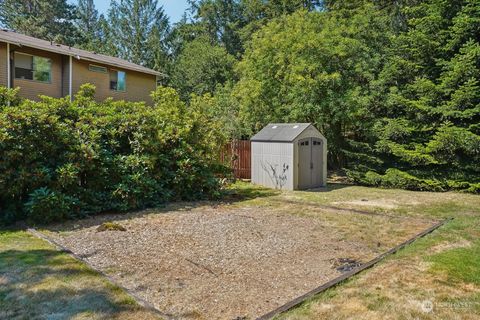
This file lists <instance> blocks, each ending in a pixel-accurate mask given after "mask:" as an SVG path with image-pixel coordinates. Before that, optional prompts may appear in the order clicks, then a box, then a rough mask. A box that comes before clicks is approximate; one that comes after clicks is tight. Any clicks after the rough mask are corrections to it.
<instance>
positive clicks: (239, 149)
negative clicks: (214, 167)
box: [221, 140, 252, 179]
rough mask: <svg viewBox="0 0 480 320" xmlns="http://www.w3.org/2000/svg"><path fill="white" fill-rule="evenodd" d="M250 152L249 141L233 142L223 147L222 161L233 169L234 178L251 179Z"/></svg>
mask: <svg viewBox="0 0 480 320" xmlns="http://www.w3.org/2000/svg"><path fill="white" fill-rule="evenodd" d="M251 151H252V149H251V143H250V140H233V141H231V142H229V143H228V144H227V145H226V146H225V147H224V149H223V151H222V154H221V157H222V161H223V163H224V164H227V165H229V166H230V167H231V168H232V169H233V173H234V175H235V178H237V179H250V178H251V163H250V162H251Z"/></svg>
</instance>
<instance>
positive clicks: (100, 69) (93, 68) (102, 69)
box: [88, 64, 107, 73]
mask: <svg viewBox="0 0 480 320" xmlns="http://www.w3.org/2000/svg"><path fill="white" fill-rule="evenodd" d="M88 70H90V71H92V72H100V73H107V68H105V67H101V66H96V65H94V64H91V65H89V66H88Z"/></svg>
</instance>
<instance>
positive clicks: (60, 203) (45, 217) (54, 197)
mask: <svg viewBox="0 0 480 320" xmlns="http://www.w3.org/2000/svg"><path fill="white" fill-rule="evenodd" d="M75 202H76V201H75V199H74V198H72V197H69V196H66V195H64V194H62V193H60V192H55V191H52V190H50V189H48V188H45V187H44V188H40V189H37V190H35V191H34V192H32V193H31V194H30V196H29V201H28V202H27V203H25V210H26V213H27V219H28V220H30V221H32V222H35V223H49V222H53V221H61V220H64V219H67V218H69V217H70V216H71V210H72V207H73V206H74V204H75Z"/></svg>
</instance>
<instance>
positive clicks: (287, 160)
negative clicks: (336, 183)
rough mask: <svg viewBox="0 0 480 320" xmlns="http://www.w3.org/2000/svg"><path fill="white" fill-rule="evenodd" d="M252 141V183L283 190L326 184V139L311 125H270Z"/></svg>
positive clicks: (316, 186) (309, 187)
mask: <svg viewBox="0 0 480 320" xmlns="http://www.w3.org/2000/svg"><path fill="white" fill-rule="evenodd" d="M250 141H251V142H252V155H251V157H252V160H251V165H252V183H254V184H258V185H263V186H266V187H271V188H276V189H284V190H298V189H300V190H304V189H311V188H318V187H324V186H326V185H327V139H326V138H325V137H324V136H323V135H322V134H321V133H320V132H319V131H318V130H317V128H315V127H314V126H313V125H312V124H311V123H270V124H269V125H267V126H266V127H265V128H263V129H262V130H261V131H259V132H258V133H257V134H256V135H254V136H253V137H252V138H251V139H250Z"/></svg>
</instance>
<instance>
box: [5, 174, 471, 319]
mask: <svg viewBox="0 0 480 320" xmlns="http://www.w3.org/2000/svg"><path fill="white" fill-rule="evenodd" d="M205 208H206V209H205ZM479 208H480V197H479V196H475V195H469V194H462V193H428V192H411V191H403V190H384V189H375V188H366V187H358V186H348V185H331V186H330V187H329V188H328V189H323V190H318V191H316V192H302V191H295V192H288V191H285V192H280V191H272V190H267V189H262V188H256V187H252V186H251V185H249V184H246V183H238V184H236V185H234V186H233V187H232V189H231V190H230V196H229V197H227V201H224V202H221V203H201V204H199V203H195V204H174V205H170V206H167V207H166V208H163V209H158V210H149V211H145V212H140V213H131V214H127V215H122V216H120V215H111V216H101V217H97V218H95V219H87V220H83V221H76V222H69V223H66V224H62V225H57V226H51V227H48V228H46V229H44V230H42V231H43V232H45V233H46V234H49V235H55V236H56V239H60V240H62V239H63V240H64V241H65V244H67V245H69V246H71V247H72V248H74V249H75V250H79V253H80V254H84V257H85V259H86V260H87V261H88V259H90V258H91V259H92V260H91V261H90V262H89V263H92V264H94V265H95V267H96V268H100V269H102V268H104V269H102V270H104V271H105V272H106V273H107V274H109V275H110V276H111V277H112V278H114V279H115V281H118V282H119V283H120V284H121V285H122V286H124V287H128V288H129V282H130V283H132V284H135V282H136V281H137V283H136V284H137V289H138V290H139V292H135V293H136V294H137V295H138V293H141V292H142V291H145V292H148V290H149V288H148V282H146V283H142V278H139V277H133V278H129V277H130V276H129V275H128V274H127V273H125V272H124V271H125V270H121V268H122V264H124V265H125V266H127V267H131V265H128V263H129V262H128V261H125V259H124V257H123V256H122V255H121V254H122V251H121V250H118V248H122V245H126V244H127V243H129V240H131V239H135V237H136V235H137V234H138V235H141V236H140V237H139V238H138V239H142V237H144V238H145V239H148V235H149V234H151V232H150V233H148V232H147V229H148V225H149V223H148V222H149V221H155V223H160V224H162V223H163V226H164V227H161V226H160V227H158V229H157V230H159V231H158V233H159V234H160V233H161V232H162V230H163V231H164V232H166V233H167V235H162V236H161V237H160V236H158V237H159V238H155V239H157V240H158V241H160V242H159V243H157V246H160V247H162V248H165V249H166V250H165V251H168V250H173V249H175V250H176V249H178V248H181V249H182V250H183V251H177V252H180V253H182V254H184V253H188V254H190V255H191V256H189V257H186V258H189V260H190V263H186V262H185V261H184V260H185V259H183V258H185V257H181V258H182V259H178V258H177V260H175V261H176V264H178V265H182V264H185V265H188V267H185V268H183V269H182V270H186V271H190V273H191V274H194V275H195V277H191V276H190V275H185V274H183V275H182V276H181V277H178V279H174V280H175V281H176V284H174V283H170V284H169V286H167V287H166V288H165V289H167V290H166V291H164V292H163V293H162V292H160V291H157V292H154V295H162V294H165V293H169V292H170V293H169V295H166V296H170V297H175V299H174V300H172V301H171V306H172V308H173V309H172V310H175V307H178V306H182V304H185V305H187V304H188V303H190V302H191V301H193V304H194V303H197V304H198V301H197V302H196V301H195V300H192V299H193V298H194V297H193V298H192V296H191V295H188V291H190V290H188V288H192V290H191V291H192V292H196V295H199V296H200V297H196V298H197V299H200V300H202V299H203V300H204V301H205V303H206V304H208V299H209V298H208V297H205V298H204V297H203V296H202V294H204V293H203V291H202V288H201V286H202V285H201V283H203V282H198V281H199V279H200V280H201V279H203V280H206V281H207V282H215V281H216V280H215V279H217V278H218V279H222V280H226V279H229V278H228V277H227V276H226V275H225V274H229V273H228V272H225V273H223V271H224V270H230V271H231V270H234V266H235V264H232V265H229V264H228V262H229V261H230V262H236V261H237V260H228V259H238V250H237V249H238V248H239V247H242V248H243V247H245V246H244V245H239V247H235V246H231V245H229V242H228V241H230V240H232V241H233V242H235V243H237V242H238V241H239V239H243V238H245V237H244V233H243V232H244V231H245V230H252V234H251V236H250V238H249V239H248V241H247V242H244V243H243V244H246V245H248V246H247V248H248V250H250V251H248V250H247V251H246V252H243V253H246V255H245V254H243V255H241V257H242V259H244V260H240V261H242V262H243V263H252V262H251V260H254V261H257V260H258V261H264V262H267V263H268V262H270V263H272V264H271V266H270V271H271V272H274V271H275V270H278V271H279V275H282V274H281V272H280V271H281V270H282V268H283V266H280V265H279V263H280V262H281V259H278V258H279V257H275V253H277V252H278V253H279V254H281V255H283V254H286V255H291V256H290V257H295V256H293V255H292V254H293V253H295V252H300V253H301V249H305V250H310V253H309V254H306V255H301V254H300V255H299V257H301V259H299V262H298V263H299V264H298V265H302V263H303V265H307V266H308V268H310V269H309V270H308V269H305V271H310V272H313V275H314V276H313V277H311V278H310V281H311V280H312V279H315V277H319V275H315V271H319V270H321V268H324V267H325V265H323V264H322V262H321V261H322V259H320V258H319V257H316V256H315V252H316V251H315V250H318V251H317V252H318V253H319V254H323V255H326V256H328V257H335V255H330V256H329V254H331V251H329V250H327V249H328V248H325V247H321V246H319V245H318V244H316V241H315V239H320V238H317V237H319V236H320V234H323V236H325V237H327V238H325V239H323V241H326V239H330V240H335V242H336V243H338V246H337V247H336V250H339V252H340V255H338V256H337V257H343V258H350V257H353V258H355V259H357V260H359V261H361V262H365V261H366V260H368V259H370V258H371V257H373V256H376V255H378V254H380V253H382V252H385V251H386V250H388V249H389V248H391V247H393V246H395V245H397V244H399V243H400V242H402V241H404V240H406V239H408V238H410V237H411V236H413V235H414V234H416V233H418V232H419V231H421V230H423V229H426V228H427V227H428V226H430V225H432V224H433V223H434V222H436V221H439V220H442V219H446V218H450V217H453V218H455V219H454V220H453V221H451V222H449V223H448V224H446V225H445V226H443V227H441V228H440V229H438V230H436V231H434V232H433V233H432V234H430V235H428V236H426V237H425V238H422V239H419V240H417V241H416V242H414V243H413V244H412V245H410V246H408V247H407V248H406V249H403V250H401V251H400V252H399V253H397V254H395V255H393V256H390V257H388V258H387V259H386V260H384V261H382V262H381V263H379V264H377V265H376V266H374V267H373V268H371V269H368V270H366V271H364V272H362V273H360V274H359V275H357V276H354V277H353V278H351V279H349V280H348V281H346V282H344V283H342V284H340V285H338V286H336V287H334V288H331V289H329V290H327V291H326V292H324V293H322V294H319V295H317V296H315V297H314V298H312V299H310V300H309V301H307V302H305V303H303V304H302V305H300V306H299V307H297V308H294V309H292V310H290V311H288V312H286V313H284V314H282V315H280V316H279V318H280V319H321V318H326V319H352V318H359V317H360V318H362V319H382V318H385V319H476V318H478V316H477V315H478V314H479V313H480V278H479V275H480V241H479V240H478V239H480V212H479ZM205 210H206V211H205ZM352 210H356V211H352ZM367 213H368V214H367ZM196 217H197V218H198V219H197V220H195V218H196ZM252 217H253V218H254V219H256V220H253V219H252ZM200 218H201V219H200ZM207 218H208V219H207ZM177 220H178V221H177ZM283 220H284V221H287V222H288V223H287V224H285V225H286V226H285V225H283V226H282V221H283ZM105 221H116V222H118V223H119V224H121V225H122V226H125V227H126V229H127V231H126V232H122V231H105V232H101V233H97V232H96V231H95V230H96V228H97V226H98V225H99V224H100V223H101V222H105ZM209 221H210V222H209ZM252 221H257V222H255V223H254V222H252ZM308 221H311V222H310V223H308ZM178 222H188V223H189V226H188V227H185V228H181V229H176V228H177V227H175V228H173V227H172V224H175V225H177V226H178V225H179V223H178ZM180 225H181V224H180ZM217 225H222V226H225V228H226V230H227V231H228V232H226V233H225V234H227V235H231V236H230V237H227V236H226V237H224V238H222V241H220V244H218V243H215V242H208V241H210V240H208V239H209V238H210V237H209V236H211V235H213V234H217V233H218V232H223V231H225V230H224V229H216V227H215V226H217ZM196 226H197V227H199V228H200V230H202V232H203V233H204V235H205V237H202V238H198V237H197V233H198V232H196V231H195V230H196V229H194V228H196ZM238 226H240V228H237V227H238ZM290 226H292V227H290ZM172 228H173V229H172ZM272 228H277V229H272ZM296 228H299V229H301V230H305V232H303V234H300V235H301V237H299V238H298V239H299V241H298V243H296V242H295V241H294V242H289V241H288V239H289V238H291V237H297V236H298V232H296V231H295V230H296ZM179 230H180V231H181V233H182V234H183V235H185V237H184V238H182V241H183V240H185V241H186V240H188V241H187V242H185V243H183V242H182V243H183V244H182V246H180V247H179V246H178V244H175V243H169V242H168V241H167V239H169V237H168V232H170V233H171V234H179ZM272 230H278V231H279V232H276V233H275V232H273V231H272ZM317 231H319V232H318V233H316V232H317ZM141 232H145V233H141ZM265 232H269V233H270V234H272V235H274V236H271V237H267V238H265V237H264V236H265V235H266V233H265ZM117 233H118V234H121V235H122V236H120V237H115V236H114V235H115V234H117ZM192 234H194V235H195V237H192ZM99 235H104V236H99ZM186 236H188V237H186ZM95 237H97V238H95ZM132 237H133V238H132ZM155 237H157V235H155ZM92 239H93V240H95V239H97V240H98V241H92ZM75 240H78V241H75ZM189 241H190V242H189ZM198 241H207V242H200V243H201V244H202V245H208V246H205V248H207V249H208V248H213V249H211V250H213V251H215V250H217V249H218V248H223V249H225V248H232V251H231V252H228V251H227V252H226V253H225V252H222V254H223V255H221V254H219V255H218V257H219V259H217V260H215V259H214V258H213V259H210V260H207V259H206V258H205V257H210V256H214V255H212V253H211V252H209V251H208V250H207V251H205V252H206V253H207V254H206V255H205V256H203V255H201V254H200V253H198V252H197V251H196V250H195V247H193V248H192V243H197V244H198ZM309 241H310V242H311V243H309ZM317 242H318V241H317ZM82 243H83V244H88V245H91V246H92V247H94V246H97V247H96V249H102V243H103V244H104V245H107V244H108V245H109V247H108V249H111V251H110V252H109V253H108V252H107V251H105V252H107V254H106V256H110V259H111V260H110V261H115V260H114V259H115V258H116V259H117V260H118V261H121V262H122V263H117V264H116V265H115V264H105V265H104V266H102V265H101V260H95V254H96V253H95V251H94V250H92V251H91V252H90V251H88V250H87V251H88V252H87V251H85V252H83V251H81V248H88V246H85V245H84V246H83V247H82ZM259 244H261V246H260V247H259ZM275 244H278V246H277V249H276V250H277V251H274V253H273V254H271V255H269V256H268V257H267V258H262V259H263V260H262V259H256V258H255V257H253V258H255V259H250V260H249V257H248V255H249V254H260V255H263V254H264V253H265V252H272V251H271V250H270V249H271V247H270V245H273V247H275ZM352 245H355V246H352ZM115 246H117V247H115ZM210 246H211V247H210ZM302 246H303V247H302ZM205 248H204V249H205ZM352 248H354V250H352ZM153 249H154V247H151V248H150V247H148V248H146V249H145V251H147V252H148V250H153ZM167 249H168V250H167ZM263 249H264V251H262V250H263ZM75 250H73V251H74V252H75ZM282 250H283V251H282ZM322 250H323V251H322ZM151 252H154V251H151ZM155 252H156V251H155ZM116 253H120V255H117V254H116ZM194 254H198V255H197V256H195V255H194ZM0 255H2V256H3V257H2V259H0V281H1V282H2V285H3V284H5V285H4V286H2V287H1V289H0V299H1V300H0V307H1V308H0V310H6V312H9V314H10V315H16V316H17V317H18V318H22V317H27V318H28V317H29V315H33V314H35V315H38V314H42V312H43V313H44V314H47V313H48V314H55V313H56V312H57V313H58V312H67V313H68V315H70V318H75V317H77V318H82V317H83V318H95V317H96V318H102V317H104V318H115V317H117V318H122V317H123V318H129V317H132V318H133V317H137V315H136V314H137V313H141V312H146V311H142V310H141V309H139V307H138V306H137V305H136V304H135V303H134V302H133V300H132V298H129V296H127V295H126V294H125V293H124V292H123V291H122V290H120V289H119V288H118V287H115V286H113V285H112V284H110V283H109V282H108V281H107V280H104V279H103V278H102V277H100V276H99V275H98V274H97V273H95V272H93V271H92V270H91V269H89V268H88V267H86V266H85V265H84V264H82V263H79V262H77V261H76V260H74V259H73V258H70V257H69V256H68V255H65V254H63V253H60V252H58V251H56V250H54V249H53V248H52V247H51V246H50V245H49V244H46V243H45V242H43V241H41V240H38V239H36V238H33V237H31V236H30V235H28V234H27V233H25V232H4V233H2V235H1V238H0ZM164 257H168V255H165V256H164ZM220 257H222V259H220ZM262 257H263V256H262ZM122 259H123V260H122ZM302 259H303V260H302ZM131 260H134V261H135V259H131ZM225 261H226V262H225ZM289 262H290V264H292V265H294V264H295V259H293V260H292V259H291V260H290V261H289ZM329 262H331V261H329ZM99 263H100V265H99ZM142 263H143V262H142ZM258 263H260V262H258ZM252 265H253V266H254V267H255V268H252V270H257V269H256V268H258V267H259V266H255V264H252ZM212 266H213V267H212ZM216 266H220V267H221V268H220V269H217V268H215V267H216ZM248 266H249V265H246V268H245V266H244V270H245V274H248V272H249V268H248ZM287 266H288V264H286V265H285V267H287ZM336 266H337V265H335V264H333V266H332V268H335V267H336ZM164 267H168V265H162V264H161V263H159V264H158V268H159V269H160V270H161V271H160V273H159V274H160V278H161V274H162V272H163V273H164V274H165V275H169V269H168V268H164ZM170 267H171V266H170ZM210 267H212V268H210ZM266 267H267V268H266V269H268V264H267V265H266ZM162 268H164V269H162ZM222 268H224V269H222ZM229 268H230V269H229ZM202 269H203V270H202ZM294 269H295V268H294ZM162 270H163V271H162ZM287 270H288V269H287ZM299 270H300V269H299ZM301 271H302V270H300V271H299V272H298V274H296V275H295V276H296V277H301V276H302V273H301ZM333 271H335V270H333ZM333 271H332V270H329V271H328V272H329V274H330V275H334V272H333ZM131 272H132V273H133V274H134V273H135V271H134V270H131ZM116 274H117V275H118V277H117V278H116V277H115V275H116ZM308 274H309V273H308V272H306V273H305V275H306V276H305V279H307V278H308ZM137 275H138V274H137ZM233 275H234V277H233V278H235V277H237V278H238V277H240V280H242V277H241V276H242V273H241V272H240V273H239V274H236V275H235V274H233ZM282 276H284V275H282ZM165 277H166V278H165V280H168V279H169V276H165ZM170 278H171V277H170ZM122 279H125V280H122ZM132 279H135V280H136V281H132ZM278 279H280V280H281V279H282V277H279V278H278ZM294 279H295V281H294V282H292V283H290V284H288V283H287V285H282V283H280V284H277V285H278V295H277V296H278V297H280V298H281V293H282V291H283V292H284V293H285V292H286V293H288V295H287V296H288V298H293V297H294V295H295V294H296V293H297V292H301V291H302V290H304V291H305V292H306V291H308V290H307V289H308V288H309V286H311V285H313V283H306V286H305V288H302V286H298V287H296V288H297V289H298V291H288V292H287V290H284V289H285V288H290V287H295V286H296V285H298V283H299V281H298V280H299V279H300V278H295V277H294ZM237 280H238V279H237ZM248 280H249V279H246V280H245V281H244V282H245V287H241V285H243V283H242V281H240V282H238V284H235V281H233V282H232V283H233V285H234V286H235V285H237V286H239V287H238V288H237V290H235V288H233V289H232V290H233V291H228V290H230V289H231V288H230V287H229V286H226V289H225V290H227V289H228V290H227V291H226V292H228V294H232V292H233V293H234V294H232V295H231V296H232V297H237V298H239V299H240V298H241V294H242V293H244V292H249V290H250V289H251V288H252V287H248V286H247V285H248V284H249V283H255V281H253V282H251V281H250V282H249V281H248ZM122 281H123V282H122ZM189 281H192V282H189ZM257 282H258V281H257ZM320 282H321V281H320ZM218 284H219V285H218V286H217V288H222V286H221V283H220V282H219V283H218ZM320 284H321V283H316V285H320ZM262 285H265V286H266V288H269V287H268V284H265V283H262ZM189 286H191V287H189ZM195 286H197V287H195ZM185 288H187V290H185ZM129 289H130V288H129ZM150 289H151V288H150ZM169 290H170V291H169ZM172 292H173V293H174V294H171V293H172ZM182 292H183V293H187V294H185V296H184V297H182V296H181V293H182ZM170 294H171V295H170ZM176 294H178V295H176ZM267 295H268V294H265V295H264V297H263V298H265V297H266V296H267ZM140 296H141V294H140ZM166 296H165V297H166ZM287 296H285V297H287ZM145 297H147V296H145ZM278 297H277V298H278ZM89 299H90V300H89ZM257 300H258V302H259V303H260V302H261V301H260V299H257ZM212 301H213V300H212ZM254 301H255V300H254ZM274 301H275V303H280V302H281V299H278V300H274ZM259 305H261V304H259ZM65 306H67V307H65ZM262 310H263V309H262ZM227 311H228V310H227ZM146 314H148V316H150V317H153V315H152V314H149V313H146ZM184 315H185V316H188V317H190V318H199V319H200V318H202V317H203V315H202V313H201V310H200V311H198V312H191V313H185V314H184ZM224 315H225V314H224ZM239 315H241V314H239ZM60 317H61V316H60ZM0 318H1V316H0ZM219 318H222V317H221V316H220V317H219Z"/></svg>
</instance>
